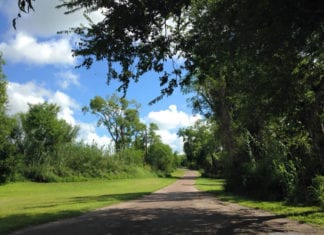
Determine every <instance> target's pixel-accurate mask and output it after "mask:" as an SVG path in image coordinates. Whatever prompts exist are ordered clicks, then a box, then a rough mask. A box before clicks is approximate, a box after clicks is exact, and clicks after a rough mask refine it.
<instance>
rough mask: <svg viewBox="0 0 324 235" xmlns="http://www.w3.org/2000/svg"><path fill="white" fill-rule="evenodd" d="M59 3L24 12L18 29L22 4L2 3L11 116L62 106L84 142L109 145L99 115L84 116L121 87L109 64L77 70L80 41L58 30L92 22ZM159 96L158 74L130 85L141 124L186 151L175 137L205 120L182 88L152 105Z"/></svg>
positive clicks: (1, 44) (44, 1) (0, 43)
mask: <svg viewBox="0 0 324 235" xmlns="http://www.w3.org/2000/svg"><path fill="white" fill-rule="evenodd" d="M58 3H59V0H41V1H35V2H34V4H35V5H34V8H35V12H30V13H29V14H22V18H19V19H18V20H17V25H16V30H14V28H13V27H12V19H13V18H15V17H16V16H17V14H18V12H19V11H18V7H17V0H1V1H0V51H1V52H2V54H3V59H4V60H5V62H6V64H5V65H4V66H3V71H4V74H5V75H6V79H7V81H8V87H7V94H8V98H9V103H8V114H10V115H14V114H16V113H20V112H27V111H28V107H29V106H28V104H37V103H42V102H45V101H48V102H50V103H55V104H57V105H59V106H60V107H61V111H60V113H59V115H58V116H59V118H61V119H64V120H66V121H67V122H68V123H69V124H71V125H73V126H79V128H80V131H79V135H78V140H79V141H83V142H85V143H88V144H92V143H96V144H98V145H99V146H102V147H108V146H110V145H111V138H110V136H109V134H108V132H107V130H106V129H105V128H104V127H97V125H96V123H97V120H98V119H97V117H96V116H94V115H92V114H89V113H88V114H84V113H83V112H82V111H81V109H82V107H84V106H87V105H89V101H90V99H92V98H93V97H94V96H98V95H99V96H102V97H107V96H110V95H112V94H113V93H116V89H117V88H118V86H119V85H120V84H119V83H117V82H111V83H110V85H109V86H108V85H107V83H106V77H107V76H106V73H107V65H106V63H105V62H95V63H94V64H93V66H92V67H91V68H90V69H89V70H87V69H84V68H79V69H76V68H75V66H76V65H78V64H79V63H80V62H81V61H82V58H75V57H73V56H72V53H71V50H72V48H73V47H74V45H75V43H76V42H77V37H76V36H75V35H62V34H57V32H58V31H61V30H67V29H69V28H70V27H73V26H78V25H80V24H87V21H86V20H85V18H84V16H83V15H82V13H81V12H77V13H74V14H71V15H64V14H63V13H64V10H63V9H55V6H56V5H58ZM90 17H91V19H92V20H93V21H94V22H98V21H100V19H102V15H101V14H100V12H95V13H92V14H91V15H90ZM159 94H160V87H159V80H158V74H155V73H148V74H145V75H144V76H143V77H141V78H140V81H139V82H138V83H131V84H130V86H129V89H128V92H127V97H126V98H127V99H129V100H131V99H134V100H136V101H137V102H138V103H140V104H141V109H140V118H141V120H142V122H143V123H146V124H149V123H151V122H153V123H156V124H157V125H158V127H159V129H160V130H159V131H158V134H159V135H160V136H161V139H162V141H163V142H164V143H166V144H168V145H170V147H172V149H173V150H174V151H177V152H179V153H182V152H183V148H182V145H183V143H182V140H181V139H180V138H179V137H178V136H177V134H176V133H177V131H178V129H179V128H182V127H187V126H190V125H192V124H193V123H194V122H195V121H197V120H198V119H199V118H200V116H199V115H193V114H192V112H191V108H190V105H189V104H188V102H187V99H188V98H189V96H188V95H187V96H185V95H183V94H182V93H181V91H180V90H176V91H175V92H174V94H173V95H171V96H169V97H165V98H164V99H162V100H161V101H160V102H158V103H157V104H154V105H148V103H149V102H150V101H151V100H153V99H154V98H156V97H157V96H158V95H159Z"/></svg>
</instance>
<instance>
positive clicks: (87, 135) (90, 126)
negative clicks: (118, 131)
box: [78, 123, 113, 150]
mask: <svg viewBox="0 0 324 235" xmlns="http://www.w3.org/2000/svg"><path fill="white" fill-rule="evenodd" d="M78 126H79V127H80V131H79V138H78V140H79V141H83V142H84V143H86V144H90V145H91V144H94V143H95V144H97V145H98V146H99V147H102V148H104V149H108V150H112V147H113V142H112V139H111V138H109V137H108V136H105V135H103V136H100V135H98V134H97V133H96V124H94V123H78Z"/></svg>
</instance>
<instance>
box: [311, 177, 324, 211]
mask: <svg viewBox="0 0 324 235" xmlns="http://www.w3.org/2000/svg"><path fill="white" fill-rule="evenodd" d="M309 201H310V202H311V203H313V204H315V205H319V206H321V207H322V208H324V176H322V175H318V176H316V177H315V178H314V179H313V180H312V185H311V186H310V187H309Z"/></svg>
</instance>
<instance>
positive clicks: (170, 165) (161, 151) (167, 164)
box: [146, 143, 175, 175]
mask: <svg viewBox="0 0 324 235" xmlns="http://www.w3.org/2000/svg"><path fill="white" fill-rule="evenodd" d="M174 158H175V157H174V155H173V153H172V149H171V148H170V147H169V146H168V145H165V144H163V143H156V144H153V145H152V146H150V148H149V151H148V156H147V159H146V161H147V163H148V164H150V166H151V167H152V168H153V170H156V171H158V172H159V173H162V175H170V174H171V173H172V171H173V170H174V168H175V159H174Z"/></svg>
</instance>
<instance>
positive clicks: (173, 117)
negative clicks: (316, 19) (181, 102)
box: [147, 105, 201, 153]
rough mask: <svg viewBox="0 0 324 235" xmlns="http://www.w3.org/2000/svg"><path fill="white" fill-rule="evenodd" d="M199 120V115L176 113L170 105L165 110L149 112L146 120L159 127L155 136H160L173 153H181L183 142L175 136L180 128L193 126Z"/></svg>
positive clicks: (175, 107)
mask: <svg viewBox="0 0 324 235" xmlns="http://www.w3.org/2000/svg"><path fill="white" fill-rule="evenodd" d="M199 119H201V116H200V115H197V116H193V115H190V114H187V113H185V112H183V111H178V109H177V106H176V105H170V106H169V108H168V109H166V110H160V111H157V112H150V113H149V114H148V117H147V120H148V121H149V122H153V123H156V124H157V125H158V127H159V130H158V131H157V134H158V135H160V136H161V140H162V142H163V143H165V144H168V145H169V146H170V147H171V148H172V149H173V150H174V151H177V152H179V153H183V141H182V139H181V138H179V137H178V136H177V131H178V129H179V128H181V127H187V126H191V125H193V124H194V123H195V122H196V121H197V120H199Z"/></svg>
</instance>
